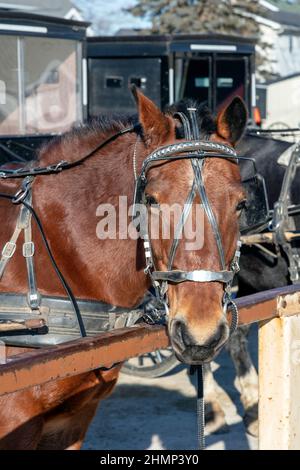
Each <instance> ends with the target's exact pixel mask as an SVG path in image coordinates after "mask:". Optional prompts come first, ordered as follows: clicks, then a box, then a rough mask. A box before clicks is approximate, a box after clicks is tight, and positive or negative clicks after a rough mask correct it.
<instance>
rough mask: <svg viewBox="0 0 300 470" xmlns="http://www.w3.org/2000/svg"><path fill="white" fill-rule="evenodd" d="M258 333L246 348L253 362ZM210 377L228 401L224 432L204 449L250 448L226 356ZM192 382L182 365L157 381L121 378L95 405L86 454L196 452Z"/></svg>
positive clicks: (251, 441) (253, 444)
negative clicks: (157, 451)
mask: <svg viewBox="0 0 300 470" xmlns="http://www.w3.org/2000/svg"><path fill="white" fill-rule="evenodd" d="M256 343H257V330H255V329H253V331H252V332H251V335H250V349H251V352H252V357H254V363H255V364H256V363H257V354H256V355H255V352H256V351H257V344H256ZM217 363H218V365H219V368H218V369H217V371H216V372H215V378H216V380H217V382H218V384H219V385H220V386H221V387H222V388H224V389H225V390H226V392H227V394H228V395H229V397H230V401H231V404H230V406H229V407H228V403H227V405H226V406H227V408H226V407H225V408H226V409H225V413H226V418H228V419H227V422H228V430H229V432H227V433H223V434H212V435H209V436H207V437H206V443H207V446H208V447H209V448H217V449H226V450H229V449H249V448H255V447H256V440H255V439H249V437H248V436H247V435H246V433H245V428H244V425H243V422H242V418H241V416H242V413H243V410H242V407H241V403H240V400H239V394H238V392H237V390H236V389H235V387H234V379H235V374H234V367H233V364H232V361H231V359H230V357H229V355H228V353H227V352H226V351H223V352H222V353H221V355H220V356H219V358H218V360H217ZM194 380H195V379H194V377H191V376H190V375H189V373H188V369H187V368H186V367H183V366H179V367H177V368H176V370H175V371H174V373H173V374H168V376H165V377H163V378H158V379H141V378H138V377H129V376H125V375H121V378H120V381H119V383H118V385H117V388H116V389H115V391H114V393H113V395H112V396H111V397H110V398H108V399H107V400H104V401H103V402H101V403H100V407H99V410H98V413H97V415H96V417H95V419H94V421H93V423H92V425H91V426H90V429H89V432H88V435H87V437H86V439H85V444H84V448H85V449H98V450H114V449H122V450H134V449H169V450H174V449H178V450H183V449H186V450H193V449H196V448H197V442H196V435H197V434H196V433H197V423H196V399H195V396H196V390H195V386H194Z"/></svg>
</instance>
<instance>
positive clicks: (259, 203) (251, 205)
mask: <svg viewBox="0 0 300 470" xmlns="http://www.w3.org/2000/svg"><path fill="white" fill-rule="evenodd" d="M243 187H244V189H245V192H246V204H245V207H244V208H243V210H242V213H241V216H240V232H241V233H248V232H251V231H252V230H254V229H256V228H258V227H260V226H262V225H264V224H266V223H267V222H268V220H269V203H268V196H267V190H266V184H265V180H264V178H263V177H262V176H261V175H260V174H259V173H255V174H254V176H252V177H251V178H248V179H246V180H245V181H243Z"/></svg>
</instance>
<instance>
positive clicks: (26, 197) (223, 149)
mask: <svg viewBox="0 0 300 470" xmlns="http://www.w3.org/2000/svg"><path fill="white" fill-rule="evenodd" d="M188 111H189V118H190V119H189V118H188V117H187V116H186V115H185V114H183V113H177V115H175V116H177V117H178V119H180V121H181V122H182V125H183V128H184V135H185V139H186V140H185V141H182V142H179V143H176V144H172V145H167V146H163V147H160V148H159V149H157V150H155V151H154V152H152V153H151V154H150V155H149V156H148V157H147V158H146V159H145V160H144V162H143V165H142V169H141V172H140V174H139V175H138V176H137V177H136V185H135V195H134V206H135V207H136V206H137V204H140V203H142V204H145V189H146V185H147V172H148V170H149V168H151V166H152V165H153V164H155V163H156V162H161V161H166V162H170V161H174V160H182V159H189V160H190V162H191V166H192V169H193V174H194V179H193V183H192V186H191V188H190V191H189V193H188V196H187V199H186V202H185V205H184V209H183V211H182V214H181V217H180V220H179V222H178V224H177V226H176V229H175V236H174V239H173V241H172V244H171V249H170V252H169V256H168V265H167V271H159V270H157V269H156V267H155V261H154V257H153V253H152V247H151V239H150V237H149V233H148V225H147V224H146V223H141V224H140V237H141V238H142V239H143V241H144V251H145V261H146V267H145V274H147V275H148V276H149V277H150V280H151V283H152V286H153V288H154V291H155V294H156V299H157V302H158V304H159V306H161V307H162V309H161V310H160V308H153V310H152V312H151V313H150V314H149V313H147V314H146V315H145V316H144V320H146V321H148V322H150V323H157V322H161V321H165V319H166V317H167V316H168V297H167V290H168V283H169V282H172V283H180V282H187V281H189V282H201V283H203V282H221V283H222V284H224V295H223V311H224V314H226V313H227V310H228V308H229V307H231V310H232V322H231V328H230V333H231V334H232V333H233V332H234V331H235V329H236V327H237V324H238V310H237V307H236V305H235V303H234V302H233V300H232V299H231V286H232V281H233V277H234V275H235V273H236V272H238V270H239V257H240V247H241V243H240V241H238V243H237V248H236V251H235V254H234V256H233V259H232V260H231V263H230V265H229V266H227V265H226V261H225V255H224V249H223V244H222V237H221V233H220V230H219V226H218V223H217V221H216V218H215V215H214V212H213V210H212V207H211V204H210V201H209V199H208V197H207V193H206V190H205V185H204V182H203V168H204V165H205V161H206V159H208V158H223V159H228V160H230V161H233V162H235V163H238V160H239V158H242V157H238V156H237V154H236V152H235V150H234V149H233V148H231V147H229V146H228V145H225V144H219V143H215V142H209V141H208V140H200V131H199V127H198V123H197V116H196V109H194V108H189V109H188ZM190 121H191V123H192V125H190ZM135 130H137V126H131V127H129V128H126V129H123V130H122V131H120V132H118V133H116V134H114V135H113V136H112V137H110V138H109V139H107V140H106V141H104V142H102V143H101V144H100V145H99V146H98V147H97V148H96V149H94V150H93V151H92V152H90V153H89V154H88V155H86V156H84V157H83V158H81V159H80V160H78V161H76V162H74V163H69V162H66V161H61V162H58V163H57V164H54V165H50V166H48V167H37V168H33V169H29V170H27V169H21V170H2V171H1V172H0V178H24V180H23V182H22V186H21V189H20V190H19V191H18V192H17V193H16V194H15V195H14V196H11V195H8V194H2V193H0V197H2V198H6V199H9V200H11V201H12V203H14V204H20V205H21V209H20V213H19V217H18V221H17V226H16V229H15V231H14V233H13V235H12V237H11V239H10V240H9V241H8V242H7V243H6V245H5V246H4V249H3V251H2V255H1V259H0V279H1V276H2V275H3V273H4V271H5V268H6V266H7V264H8V262H9V260H10V259H11V258H12V256H13V254H14V252H15V249H16V243H17V240H18V237H19V235H20V233H21V231H22V230H23V231H24V244H23V256H24V258H25V259H26V265H27V275H28V283H29V292H28V296H27V302H28V305H29V307H30V309H31V311H34V310H36V309H40V308H41V296H40V294H39V293H38V291H37V287H36V280H35V271H34V264H33V255H34V243H33V241H32V239H31V219H32V217H33V218H34V220H35V222H36V223H37V226H38V229H39V231H40V234H41V236H42V239H43V242H44V245H45V247H46V250H47V252H48V255H49V257H50V259H51V262H52V264H53V266H54V269H55V271H56V273H57V275H58V277H59V279H60V281H61V283H62V285H63V287H64V289H65V291H66V293H67V295H68V297H69V300H70V303H71V305H72V307H73V310H74V311H75V313H76V316H77V321H78V325H79V329H80V332H81V335H82V336H86V334H87V333H86V328H85V325H84V322H83V318H82V315H81V310H80V307H81V308H82V307H83V304H82V301H81V303H80V307H79V305H78V302H77V300H76V299H75V297H74V295H73V293H72V290H71V288H70V287H69V285H68V283H67V282H66V280H65V278H64V276H63V275H62V273H61V272H60V270H59V268H58V266H57V264H56V262H55V259H54V257H53V254H52V252H51V249H50V246H49V244H48V241H47V238H46V235H45V233H44V230H43V226H42V224H41V221H40V219H39V217H38V215H37V214H36V212H35V210H34V209H33V207H32V189H31V186H32V182H33V181H34V177H35V176H38V175H48V174H53V173H59V172H61V171H65V170H67V169H70V168H73V167H75V166H78V165H80V164H82V163H83V162H85V161H86V160H87V159H88V158H90V157H91V156H93V155H94V154H95V153H96V152H97V151H98V150H99V149H101V148H103V147H104V146H105V145H107V144H108V143H109V142H111V141H113V140H115V139H116V138H117V137H119V136H121V135H123V134H125V133H127V132H133V131H135ZM135 152H136V146H135ZM134 158H135V159H136V154H134ZM134 168H136V165H134ZM197 193H198V194H199V196H200V200H201V201H202V205H203V207H204V210H205V214H206V216H207V218H208V221H209V223H210V226H211V228H212V231H213V234H214V238H215V241H216V245H217V249H218V253H219V259H220V270H219V271H211V270H193V271H184V270H175V269H173V264H174V259H175V256H176V252H177V249H178V246H179V242H180V236H181V234H182V231H183V229H184V226H185V223H186V220H187V218H188V216H189V214H190V211H191V209H192V205H193V202H194V199H195V197H196V194H197ZM134 212H135V211H134ZM12 297H13V300H14V301H16V298H15V296H12ZM8 299H9V294H5V300H6V301H8ZM23 301H24V298H23ZM51 301H52V302H53V299H51V298H50V299H49V298H48V303H49V302H50V303H51ZM46 302H47V301H46ZM86 307H87V309H88V310H89V308H90V305H86ZM137 318H140V316H139V314H137V316H136V317H135V320H134V321H136V319H137ZM125 324H127V326H128V323H125ZM197 372H198V396H197V414H198V430H199V434H198V440H199V447H200V449H203V448H204V398H203V376H202V374H203V370H202V366H199V367H198V368H197Z"/></svg>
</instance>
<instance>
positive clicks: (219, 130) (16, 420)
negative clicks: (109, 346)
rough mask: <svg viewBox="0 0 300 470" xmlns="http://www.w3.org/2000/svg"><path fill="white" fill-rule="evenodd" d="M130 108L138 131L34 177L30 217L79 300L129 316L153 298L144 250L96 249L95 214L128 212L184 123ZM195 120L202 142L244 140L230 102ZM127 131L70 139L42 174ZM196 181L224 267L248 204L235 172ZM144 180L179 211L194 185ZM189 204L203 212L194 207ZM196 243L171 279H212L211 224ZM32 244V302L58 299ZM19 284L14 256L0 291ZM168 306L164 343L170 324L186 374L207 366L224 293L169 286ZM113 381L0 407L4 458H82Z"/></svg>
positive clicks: (78, 383)
mask: <svg viewBox="0 0 300 470" xmlns="http://www.w3.org/2000/svg"><path fill="white" fill-rule="evenodd" d="M135 99H136V102H137V108H138V119H139V123H140V125H141V129H140V131H137V132H131V133H127V134H124V135H123V136H121V137H119V138H118V139H117V140H115V141H114V142H112V143H110V144H108V145H107V146H106V147H105V148H103V149H102V150H99V152H97V153H96V154H95V155H93V156H92V157H91V158H89V159H88V160H86V161H85V162H84V163H83V164H82V165H80V166H77V167H74V168H72V169H69V170H66V171H63V172H61V173H59V174H53V175H47V176H39V177H36V180H35V182H34V184H33V205H34V207H35V208H36V210H37V213H38V214H39V216H40V218H41V219H42V222H43V225H44V229H45V232H46V234H47V238H48V240H49V243H50V245H51V249H52V251H53V253H54V256H55V258H56V261H57V263H58V265H59V266H60V268H61V270H62V272H63V273H64V275H65V277H66V278H67V279H68V281H69V283H70V285H71V287H72V289H73V291H74V294H75V295H76V297H77V298H85V299H86V298H90V299H99V300H102V301H105V302H108V303H110V304H114V305H119V306H124V307H132V306H134V305H136V304H137V303H138V301H139V300H140V299H141V298H142V297H143V295H144V293H145V291H146V290H147V289H148V288H149V284H150V282H149V278H148V277H147V276H146V274H145V273H144V267H145V260H144V253H143V247H142V245H141V244H140V243H139V240H134V239H119V238H118V237H117V239H116V240H112V239H104V240H100V239H99V238H98V237H97V236H96V226H97V224H98V222H99V217H98V216H97V207H98V206H99V204H101V203H111V204H112V205H113V206H115V207H117V206H118V204H119V196H120V195H125V196H127V197H128V199H129V202H130V203H131V202H132V200H133V189H134V165H135V160H136V169H137V172H139V171H140V169H141V166H142V162H143V161H144V159H145V157H146V156H147V155H149V153H150V152H151V151H153V150H154V149H156V148H157V147H159V146H161V145H164V144H169V143H174V142H176V141H179V140H180V138H182V137H180V132H179V131H180V123H179V121H178V120H177V119H176V118H175V116H173V115H172V113H170V114H163V113H161V112H160V111H159V109H158V108H157V107H156V106H155V105H154V103H153V102H151V101H150V100H149V99H148V98H146V97H145V96H144V95H142V93H140V92H137V91H136V92H135ZM198 118H199V128H200V131H201V138H202V139H204V138H205V139H206V140H210V141H215V142H222V143H226V144H228V145H231V146H234V145H235V143H236V142H237V141H238V140H239V139H240V137H241V135H242V133H243V131H244V128H245V125H246V120H247V113H246V109H245V105H244V104H243V102H242V101H241V100H240V99H239V98H235V99H234V100H233V101H232V102H231V103H230V104H229V105H228V106H227V107H226V108H225V109H223V110H222V111H221V112H220V113H219V115H218V117H217V119H214V118H213V117H212V116H211V115H210V113H209V112H208V110H207V109H204V108H201V109H200V110H199V113H198ZM131 122H132V121H131V120H130V119H129V118H128V119H127V118H126V119H125V118H122V119H121V118H120V120H111V121H110V120H107V119H106V120H100V121H99V122H98V123H94V124H93V125H89V126H86V127H81V128H79V129H77V130H73V131H70V132H68V133H67V134H65V135H64V136H62V137H61V138H59V139H55V140H54V141H53V142H50V144H49V145H47V146H46V147H45V148H43V149H42V150H41V151H40V155H39V164H40V166H44V165H48V164H52V163H55V162H57V161H59V160H62V159H63V160H67V161H76V160H77V159H79V158H81V157H82V156H83V155H85V154H87V153H88V152H90V151H91V150H92V149H94V148H96V147H97V146H98V145H99V142H101V141H103V140H105V139H106V138H108V137H109V136H111V135H113V134H114V133H115V132H117V131H119V130H120V129H123V128H125V127H126V126H128V125H129V124H130V123H131ZM137 134H139V135H137ZM134 155H135V156H136V158H133V156H134ZM203 177H204V182H205V187H206V191H207V195H208V198H209V199H210V202H211V205H212V207H213V210H214V213H215V217H216V219H217V221H218V224H219V227H220V232H221V236H222V243H223V247H224V252H225V257H226V263H227V264H229V263H230V261H231V259H232V257H233V254H234V251H235V247H236V243H237V239H238V233H239V229H238V217H239V204H240V202H241V200H243V199H244V194H243V190H242V186H241V184H240V173H239V168H238V165H237V164H236V163H235V162H234V161H232V160H222V159H218V158H216V159H208V160H207V161H206V162H205V166H204V169H203ZM147 179H148V184H147V188H146V192H147V197H148V198H149V199H151V198H152V199H155V201H158V202H159V203H160V204H162V203H167V204H173V203H178V204H181V205H183V204H184V202H185V200H186V197H187V194H188V193H189V191H190V188H191V182H192V181H193V174H192V169H191V164H190V162H189V161H185V160H178V161H173V162H171V163H166V164H162V163H160V164H159V165H155V166H154V167H152V168H151V169H150V171H149V175H148V178H147ZM18 186H19V182H17V183H16V182H15V180H14V181H13V182H12V181H11V180H10V181H8V180H5V181H1V184H0V192H2V193H3V192H6V193H10V194H13V193H14V192H15V191H16V189H17V188H18ZM196 202H200V200H198V201H197V198H196V199H195V203H196ZM148 210H149V211H152V210H153V208H151V207H149V208H148ZM18 211H19V208H18V207H14V206H13V205H12V204H10V203H9V202H8V201H4V200H1V199H0V220H1V234H0V246H4V244H5V243H6V242H7V241H8V240H9V239H10V237H11V235H12V232H13V230H14V228H15V225H16V220H17V216H18ZM204 235H205V243H204V246H203V248H202V249H201V250H194V251H191V250H190V251H187V250H186V249H185V245H184V243H180V244H179V246H178V251H177V253H176V259H175V261H174V268H175V269H178V268H179V269H185V270H190V271H191V270H194V269H199V268H201V269H210V270H215V271H217V270H220V261H219V257H218V252H217V247H216V243H215V239H214V236H213V233H212V229H211V226H210V224H209V223H208V222H207V221H205V225H204ZM33 239H34V241H35V245H36V250H35V251H36V255H35V259H36V271H37V280H38V288H39V291H40V292H41V293H42V294H47V295H56V296H61V295H64V292H63V291H62V289H61V287H60V285H59V282H58V281H57V278H56V276H55V275H54V271H53V268H52V266H51V264H50V262H49V260H48V257H47V254H46V252H45V249H44V247H43V245H42V241H41V239H40V235H39V234H38V232H37V230H35V229H34V233H33ZM171 242H172V240H163V239H158V240H154V241H153V254H154V257H155V260H156V262H157V265H158V267H159V269H161V270H166V265H167V254H168V252H169V249H170V246H171ZM26 282H27V281H26V270H25V267H24V260H23V259H22V254H21V247H18V250H17V252H16V253H15V256H14V258H13V259H12V260H11V262H10V264H9V265H8V266H7V269H6V271H5V273H4V276H3V279H2V281H1V284H0V286H1V290H2V292H19V293H20V292H26V289H27V287H26ZM168 294H169V305H170V320H169V333H170V337H171V340H172V341H173V340H174V337H176V335H177V334H178V331H176V328H174V321H176V320H177V319H180V327H181V328H182V326H183V325H184V328H185V333H186V334H185V335H184V336H183V337H182V341H181V342H180V345H178V342H176V341H175V342H174V344H176V349H177V352H178V354H179V355H180V354H181V353H182V354H183V353H184V351H185V350H188V351H189V352H188V354H186V357H187V360H188V362H193V355H195V356H197V353H198V352H199V351H201V352H203V351H205V354H207V356H208V357H210V356H211V357H213V356H214V354H215V353H216V351H217V350H219V347H220V346H221V345H222V344H224V342H225V341H226V340H227V338H228V330H229V328H228V323H227V318H225V315H224V312H223V309H222V297H223V285H222V284H221V283H218V282H210V283H206V282H205V283H194V282H186V283H183V284H179V285H175V284H174V285H173V284H172V283H171V284H170V286H169V291H168ZM199 299H201V301H199ZM172 325H173V327H172ZM185 341H186V343H185ZM191 346H192V347H191ZM13 352H14V353H15V352H16V351H13ZM189 356H190V357H189ZM119 370H120V367H119V366H118V367H115V368H113V369H111V370H109V371H106V372H104V371H95V372H90V373H85V374H81V375H78V376H75V377H71V378H67V379H63V380H59V381H56V382H53V383H47V384H45V385H42V386H37V387H33V388H31V389H27V390H25V391H19V392H15V393H11V394H10V395H7V396H3V397H1V398H0V448H2V449H79V448H80V446H81V444H82V441H83V439H84V435H85V433H86V430H87V428H88V425H89V423H90V422H91V419H92V417H93V415H94V413H95V410H96V407H97V405H98V402H99V400H100V399H102V398H104V397H105V396H107V395H108V394H109V393H110V392H111V391H112V389H113V387H114V385H115V384H116V382H117V379H118V374H119Z"/></svg>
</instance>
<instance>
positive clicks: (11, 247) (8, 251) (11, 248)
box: [2, 242, 17, 258]
mask: <svg viewBox="0 0 300 470" xmlns="http://www.w3.org/2000/svg"><path fill="white" fill-rule="evenodd" d="M16 247H17V245H16V244H15V243H14V242H7V243H6V244H5V245H4V247H3V250H2V256H3V258H12V257H13V255H14V253H15V251H16Z"/></svg>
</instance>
